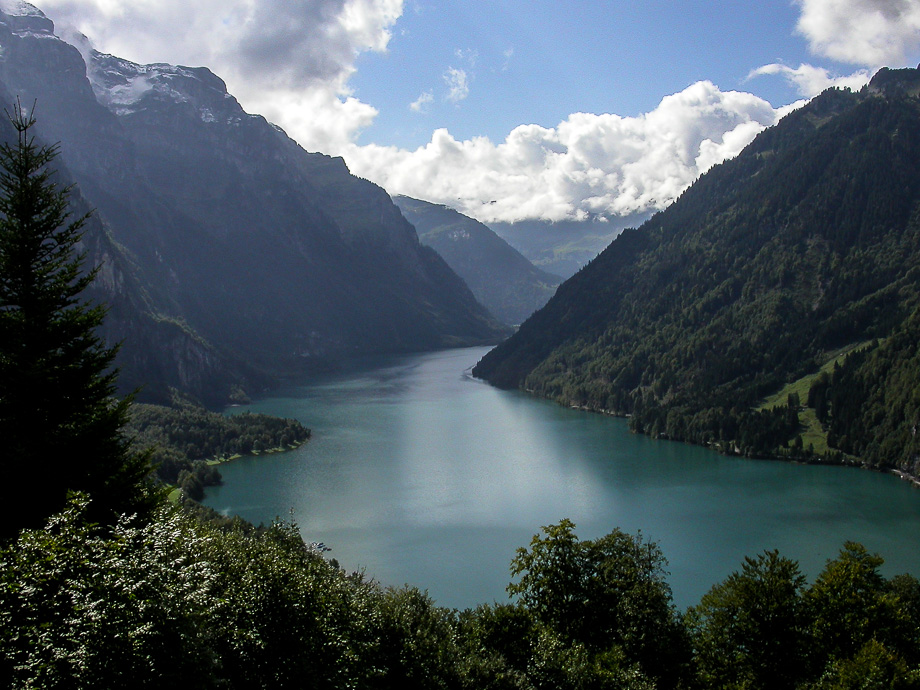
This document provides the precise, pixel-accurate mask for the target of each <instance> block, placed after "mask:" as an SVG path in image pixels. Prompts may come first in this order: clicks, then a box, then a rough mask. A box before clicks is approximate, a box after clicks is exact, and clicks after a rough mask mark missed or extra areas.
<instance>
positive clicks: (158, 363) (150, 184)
mask: <svg viewBox="0 0 920 690" xmlns="http://www.w3.org/2000/svg"><path fill="white" fill-rule="evenodd" d="M8 11H9V10H8ZM0 46H2V54H0V100H2V101H3V102H5V103H7V104H8V107H9V104H12V103H13V102H14V100H15V99H16V98H19V99H21V101H22V103H23V105H24V106H25V107H27V108H31V107H32V105H33V103H34V104H35V116H36V119H37V121H38V125H37V132H38V134H39V137H40V138H42V139H44V140H45V141H48V142H60V150H61V157H60V159H59V163H60V165H59V168H60V169H61V175H62V179H64V180H70V181H73V182H76V184H77V190H78V194H79V195H80V196H81V198H75V201H74V203H75V207H86V206H89V207H92V208H94V209H95V221H94V223H93V224H92V225H91V226H90V228H89V230H88V233H87V236H86V246H87V249H88V251H89V258H90V260H91V261H93V262H97V261H102V262H104V265H105V268H104V270H103V274H102V279H101V280H99V281H97V286H96V288H97V291H98V292H97V294H96V297H97V298H98V299H100V300H104V301H106V302H108V303H110V304H112V311H111V314H110V318H109V319H108V322H107V323H108V326H107V327H108V329H109V332H108V333H107V337H108V338H109V339H110V340H124V342H125V344H124V347H123V351H122V353H121V358H120V365H121V367H122V375H121V381H122V383H123V384H124V385H125V386H127V387H129V388H133V387H134V386H137V385H144V386H145V392H146V394H147V395H148V397H154V398H155V397H157V396H159V395H163V394H165V389H166V387H168V386H178V387H181V388H183V389H185V390H188V391H190V392H192V393H194V394H196V395H198V396H199V397H201V398H203V399H206V400H209V401H212V402H216V401H221V400H225V399H227V398H228V397H229V396H231V395H232V394H233V392H234V391H237V392H239V391H241V390H254V389H258V388H259V387H261V386H264V385H265V384H266V383H267V382H268V381H270V380H271V378H272V377H274V376H276V375H278V374H283V373H291V372H294V371H298V370H302V369H304V368H307V367H316V366H328V365H329V364H330V363H333V362H334V361H336V360H338V359H340V358H343V357H347V356H350V355H355V354H361V353H368V352H403V351H417V350H424V349H431V348H437V347H445V346H454V345H470V344H481V343H492V342H496V341H498V340H499V339H501V337H503V336H504V335H505V334H506V333H507V330H506V329H505V327H504V326H502V325H501V324H500V323H498V322H497V321H496V320H495V319H494V318H493V317H492V316H491V315H490V314H489V313H488V312H487V311H486V309H485V308H483V307H482V306H481V305H480V304H479V303H478V302H477V301H476V299H475V298H474V296H473V294H472V293H471V292H470V290H469V289H468V288H467V286H466V285H465V284H464V283H463V281H462V280H461V279H460V278H459V277H458V276H457V275H456V274H455V273H454V272H453V271H452V270H451V269H450V268H449V267H448V266H447V264H446V263H445V262H444V261H443V260H442V259H441V257H440V256H438V254H437V253H436V252H435V251H434V250H432V249H431V248H429V247H426V246H424V245H422V244H421V243H420V242H419V240H418V237H417V235H416V233H415V230H414V229H413V227H412V226H411V225H410V224H409V223H408V222H407V221H406V220H405V218H403V216H402V215H401V214H400V212H399V209H398V208H397V207H396V206H395V205H394V204H393V203H392V201H391V200H390V198H389V196H388V195H387V193H386V192H385V191H384V190H383V189H381V188H379V187H377V186H376V185H374V184H372V183H370V182H368V181H366V180H362V179H359V178H356V177H354V176H352V175H351V174H350V173H349V171H348V169H347V168H346V166H345V163H344V162H343V161H342V160H341V159H339V158H330V157H328V156H325V155H322V154H318V153H307V152H306V151H304V150H303V149H302V148H301V147H300V146H298V145H297V144H296V143H295V142H294V141H293V140H291V139H290V138H288V137H287V136H286V135H285V134H284V132H283V131H281V130H280V129H279V128H277V127H275V126H274V125H271V124H270V123H268V122H267V121H266V120H265V119H263V118H262V117H260V116H258V115H249V114H247V113H245V112H244V111H243V109H242V108H241V107H240V105H239V104H238V103H237V101H236V100H235V99H234V98H233V97H232V96H231V95H230V94H229V93H227V90H226V86H225V84H224V82H223V81H222V80H221V79H220V78H218V77H217V76H215V75H214V74H212V73H211V72H210V71H209V70H207V69H205V68H189V67H181V66H172V65H165V64H154V65H137V64H134V63H132V62H129V61H126V60H122V59H120V58H117V57H114V56H111V55H104V54H101V53H98V52H95V51H91V50H88V49H87V48H86V47H85V46H79V49H78V46H75V45H71V44H69V43H67V42H65V41H64V40H62V39H60V38H59V37H57V36H55V34H54V26H53V24H52V22H51V21H50V20H49V19H47V18H46V17H45V16H44V15H43V14H42V13H41V12H40V11H39V10H37V9H35V8H34V7H32V6H31V5H28V4H27V3H19V5H18V6H17V10H16V12H15V13H14V14H4V13H2V12H0ZM81 50H82V51H83V54H81ZM7 124H8V123H7ZM8 129H9V128H8V127H7V130H8Z"/></svg>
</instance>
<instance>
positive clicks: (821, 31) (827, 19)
mask: <svg viewBox="0 0 920 690" xmlns="http://www.w3.org/2000/svg"><path fill="white" fill-rule="evenodd" d="M798 3H799V5H801V15H800V17H799V21H798V26H797V29H798V31H799V32H800V33H801V34H802V35H803V36H804V37H805V38H806V39H807V40H808V43H809V47H810V49H811V51H812V52H813V53H815V54H816V55H821V56H824V57H829V58H832V59H834V60H839V61H841V62H848V63H851V64H854V65H864V66H867V67H882V66H888V67H905V66H908V65H910V66H915V65H916V63H917V59H918V53H920V1H918V0H798Z"/></svg>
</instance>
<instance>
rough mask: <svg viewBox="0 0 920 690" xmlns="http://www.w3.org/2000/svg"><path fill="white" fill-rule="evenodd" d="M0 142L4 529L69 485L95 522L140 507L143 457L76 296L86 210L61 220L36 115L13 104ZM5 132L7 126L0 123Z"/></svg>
mask: <svg viewBox="0 0 920 690" xmlns="http://www.w3.org/2000/svg"><path fill="white" fill-rule="evenodd" d="M6 114H7V118H8V120H9V123H10V124H11V125H12V130H11V131H10V134H11V137H8V139H9V140H8V141H7V142H6V143H2V144H0V453H2V456H0V457H2V468H0V471H2V473H3V474H2V475H0V476H2V477H3V479H4V480H5V481H4V488H5V490H6V492H7V495H8V497H11V496H20V497H22V498H23V499H24V501H23V502H24V503H25V506H24V507H23V506H22V505H21V504H20V505H18V506H17V507H16V508H15V510H11V508H10V507H9V506H11V504H12V503H14V502H13V501H11V500H9V499H7V500H5V501H3V502H2V503H3V504H4V505H5V508H4V510H5V511H8V512H11V513H12V514H9V515H5V516H3V517H4V519H3V521H2V523H0V525H2V526H0V530H2V533H3V534H5V535H6V536H9V535H11V534H15V533H16V531H18V529H19V528H21V527H26V526H30V527H34V526H37V525H40V524H41V523H42V521H43V520H44V518H46V517H47V516H48V515H50V514H51V513H53V512H56V511H57V510H59V509H61V508H62V507H63V506H64V502H65V499H66V495H67V491H68V490H78V491H84V492H86V493H88V494H89V495H90V497H91V499H92V506H93V508H92V516H93V518H94V519H97V520H103V521H107V520H109V519H111V518H112V517H113V515H114V514H115V513H117V512H123V511H131V512H133V511H136V510H139V509H144V508H146V507H147V506H148V505H149V501H151V500H152V499H151V498H150V495H149V492H148V490H147V489H146V488H145V486H144V480H145V477H146V476H147V474H148V463H147V459H146V456H142V455H138V454H136V453H133V452H132V450H131V447H130V442H129V441H128V440H127V439H126V438H125V437H124V436H123V434H122V433H121V429H122V426H123V425H124V423H125V421H126V416H127V414H128V408H129V405H130V400H129V399H120V400H119V399H116V398H114V397H113V396H114V394H115V383H116V376H117V372H116V371H115V370H114V369H113V368H112V364H113V360H114V357H115V354H116V348H110V347H106V346H105V343H104V342H103V341H102V339H101V338H100V337H99V335H98V334H97V333H96V330H97V329H98V327H99V326H100V325H101V324H102V321H103V319H104V317H105V313H106V308H105V307H104V306H102V305H92V304H90V303H89V302H87V301H86V300H85V299H84V298H82V297H81V293H83V291H84V290H85V289H86V288H87V287H88V286H89V284H90V283H91V282H92V281H93V279H94V277H95V275H96V272H97V271H98V267H97V268H95V269H92V270H89V271H85V270H84V260H85V256H84V254H83V253H80V252H79V251H78V245H79V243H80V241H81V239H82V236H83V228H84V225H85V223H86V221H87V220H88V218H89V215H86V216H82V217H78V218H72V214H71V211H70V208H69V200H68V199H69V194H70V191H71V190H70V188H69V187H67V188H61V187H59V185H58V184H57V183H56V182H55V179H56V176H57V174H56V172H55V171H54V170H52V169H51V168H50V167H49V166H50V165H51V164H52V163H53V161H54V160H55V158H56V157H57V155H58V148H57V147H56V146H45V145H39V144H38V143H36V141H35V137H34V135H33V127H34V125H35V119H34V117H33V116H32V115H31V114H28V113H27V112H26V111H25V110H24V109H23V108H22V106H21V104H19V103H18V102H17V104H16V105H15V106H14V108H13V113H12V114H11V113H10V112H9V111H7V112H6ZM5 129H9V128H8V127H5Z"/></svg>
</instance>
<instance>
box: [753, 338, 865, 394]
mask: <svg viewBox="0 0 920 690" xmlns="http://www.w3.org/2000/svg"><path fill="white" fill-rule="evenodd" d="M873 342H874V341H871V340H864V341H863V342H861V343H853V344H852V345H847V346H846V347H842V348H840V349H839V350H836V351H835V352H832V353H831V354H830V356H829V357H828V358H827V360H826V361H825V362H824V364H822V365H821V368H820V369H818V371H816V372H815V373H814V374H808V375H807V376H803V377H802V378H800V379H798V380H797V381H793V382H792V383H787V384H786V385H785V386H783V388H782V389H781V390H780V391H778V392H777V393H775V394H773V395H771V396H770V397H768V398H767V399H766V400H764V401H763V403H761V405H760V406H759V407H758V408H757V409H758V410H768V409H770V408H771V407H776V406H777V405H785V404H786V400H787V399H788V398H789V394H790V393H798V396H799V400H800V401H802V403H803V404H804V403H805V401H806V400H808V390H809V389H810V388H811V384H813V383H814V382H815V379H816V378H818V376H819V375H820V374H821V372H822V371H823V372H827V373H828V374H830V373H832V372H833V371H834V365H835V364H838V363H840V364H842V363H843V360H845V359H846V358H847V355H849V354H850V353H851V352H853V351H855V350H860V349H862V348H864V347H869V346H871V345H872V343H873Z"/></svg>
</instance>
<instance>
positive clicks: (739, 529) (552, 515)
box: [206, 348, 920, 607]
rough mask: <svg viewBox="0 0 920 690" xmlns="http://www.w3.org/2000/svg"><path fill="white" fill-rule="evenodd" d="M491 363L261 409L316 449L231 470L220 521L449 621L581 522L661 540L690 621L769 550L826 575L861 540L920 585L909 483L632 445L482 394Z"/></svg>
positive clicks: (613, 422) (210, 500) (326, 382)
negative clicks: (408, 587) (426, 596)
mask: <svg viewBox="0 0 920 690" xmlns="http://www.w3.org/2000/svg"><path fill="white" fill-rule="evenodd" d="M485 352H486V349H485V348H469V349H461V350H449V351H444V352H438V353H430V354H424V355H416V356H411V357H403V358H398V359H388V360H377V361H376V362H373V363H371V364H369V365H367V366H365V367H364V368H358V369H356V370H354V371H351V372H348V373H345V374H339V375H335V376H327V377H324V378H323V379H321V380H317V381H314V382H312V383H311V385H308V386H301V387H290V388H288V389H287V390H284V391H281V392H280V393H278V394H277V395H276V396H275V397H273V398H270V399H267V400H264V401H261V402H259V403H256V404H254V405H251V406H249V407H247V408H244V409H248V410H252V411H255V412H266V413H270V414H277V415H281V416H285V417H296V418H297V419H299V420H300V421H302V422H303V423H304V424H305V425H307V426H309V427H311V428H312V430H313V439H312V440H311V441H310V442H309V443H308V444H307V445H306V446H304V447H303V448H301V449H298V450H297V451H294V452H290V453H284V454H278V455H271V456H266V457H263V458H245V459H241V460H238V461H234V462H233V463H230V464H229V465H225V466H223V467H222V468H221V472H222V474H223V476H224V486H222V487H216V488H214V489H210V490H209V491H208V497H207V500H206V503H207V505H210V506H211V507H214V508H216V509H218V510H221V511H225V512H228V513H236V514H239V515H241V516H243V517H244V518H246V519H249V520H252V521H254V522H260V521H262V522H268V521H270V520H272V519H273V518H274V517H276V516H281V517H282V518H287V517H288V515H289V514H290V512H291V511H292V510H293V514H294V518H295V520H296V521H297V523H298V525H299V526H300V529H301V532H302V533H303V534H304V537H305V538H306V539H307V540H308V541H322V542H325V543H326V544H327V545H329V546H331V547H332V548H333V551H332V553H331V554H330V555H331V556H333V557H335V558H336V559H337V560H338V561H339V563H341V564H342V565H343V567H346V568H348V569H352V570H353V569H359V568H365V569H366V570H367V573H368V574H369V575H372V576H373V577H375V578H376V579H378V580H379V581H381V582H383V583H385V584H393V585H400V584H403V583H406V582H408V583H410V584H413V585H417V586H419V587H422V588H424V589H428V590H429V592H430V593H431V595H432V596H433V597H434V598H435V600H436V601H437V602H438V603H440V604H442V605H445V606H456V607H465V606H473V605H475V604H477V603H481V602H485V601H493V600H499V601H501V600H504V599H505V597H506V595H505V593H504V588H505V585H506V584H507V583H508V564H509V562H510V560H511V558H512V557H513V555H514V550H515V548H517V547H519V546H525V545H526V544H527V543H528V542H529V540H530V538H531V536H532V535H533V534H534V533H536V532H537V531H538V530H539V528H540V526H542V525H547V524H550V523H553V522H558V521H559V520H560V519H562V518H565V517H567V518H570V519H571V520H573V521H574V522H575V523H576V524H577V526H578V534H579V536H581V537H582V538H594V537H598V536H601V535H602V534H605V533H607V532H609V531H610V530H611V529H612V528H614V527H620V528H622V529H624V530H627V531H629V532H635V531H637V530H641V531H642V532H643V534H644V535H645V536H646V537H648V538H650V539H653V540H656V541H658V542H660V544H661V546H662V549H663V550H664V553H665V555H666V556H667V558H668V560H669V561H670V568H669V569H670V572H671V578H670V582H671V585H672V588H673V589H674V594H675V600H676V602H677V603H678V605H679V606H681V607H684V606H687V605H690V604H693V603H696V602H697V601H698V600H699V597H700V596H702V594H703V593H705V591H706V590H707V589H708V588H709V587H710V586H711V585H713V584H715V583H716V582H718V581H719V580H721V579H723V578H724V577H725V576H727V575H728V574H729V573H730V572H731V571H732V570H735V569H737V568H739V567H740V563H741V560H742V559H743V557H744V556H745V555H755V554H756V553H759V552H760V551H763V550H764V549H772V548H778V549H780V551H781V552H782V553H783V554H784V555H787V556H790V557H792V558H797V559H799V561H800V562H801V563H802V567H803V570H804V571H805V572H806V573H807V574H809V575H811V576H814V575H815V574H816V573H817V571H818V570H820V568H821V567H822V566H823V564H824V562H825V560H826V559H828V558H832V557H834V556H835V555H836V553H837V551H838V550H839V548H840V546H841V545H842V544H843V542H844V541H845V540H848V539H851V540H856V541H861V542H863V543H864V544H866V546H867V547H868V548H870V549H872V550H876V551H878V552H880V553H881V554H882V555H883V556H884V557H885V558H886V560H887V561H888V568H887V571H888V572H889V573H891V574H893V573H894V572H903V571H905V570H907V571H910V572H913V573H915V574H918V575H920V550H918V549H917V535H918V534H920V530H918V528H920V493H917V492H916V491H915V490H912V489H910V488H909V487H907V486H906V485H904V484H903V483H901V482H898V481H897V480H894V479H893V478H891V477H889V476H885V475H881V474H877V473H871V472H866V471H861V470H852V469H844V468H823V467H808V466H797V465H791V464H786V463H779V462H767V461H746V460H739V459H735V458H726V457H722V456H720V455H718V454H715V453H712V452H710V451H707V450H704V449H702V448H696V447H693V446H685V445H682V444H678V443H671V442H667V441H656V440H653V439H650V438H647V437H645V436H637V435H634V434H630V433H629V431H628V430H627V427H626V423H625V422H624V420H619V419H611V418H607V417H603V416H600V415H593V414H588V413H584V412H578V411H574V410H569V409H565V408H562V407H560V406H558V405H554V404H552V403H548V402H546V401H541V400H535V399H532V398H530V397H527V396H524V395H521V394H519V393H514V392H508V391H499V390H496V389H494V388H492V387H490V386H488V385H487V384H485V383H483V382H481V381H477V380H475V379H472V378H471V377H470V376H469V369H470V368H471V367H472V365H473V364H475V363H476V361H478V359H479V358H480V357H481V356H482V355H483V354H484V353H485ZM238 409H239V408H238Z"/></svg>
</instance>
